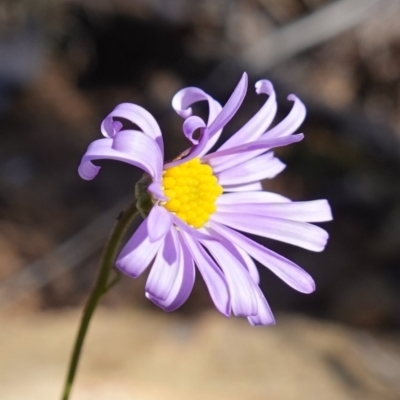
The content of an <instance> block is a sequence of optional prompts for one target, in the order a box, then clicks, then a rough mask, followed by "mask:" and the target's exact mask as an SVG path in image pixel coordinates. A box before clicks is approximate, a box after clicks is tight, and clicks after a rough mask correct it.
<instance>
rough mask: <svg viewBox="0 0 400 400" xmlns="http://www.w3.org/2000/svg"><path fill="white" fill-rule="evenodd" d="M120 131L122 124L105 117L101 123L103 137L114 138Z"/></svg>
mask: <svg viewBox="0 0 400 400" xmlns="http://www.w3.org/2000/svg"><path fill="white" fill-rule="evenodd" d="M121 129H122V123H121V122H119V121H114V120H113V118H112V117H106V118H105V119H104V120H103V122H102V123H101V132H102V134H103V136H105V137H110V138H112V137H114V136H115V134H116V133H118V132H119V131H120V130H121Z"/></svg>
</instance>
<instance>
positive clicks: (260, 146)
mask: <svg viewBox="0 0 400 400" xmlns="http://www.w3.org/2000/svg"><path fill="white" fill-rule="evenodd" d="M264 136H265V135H263V136H262V137H261V138H260V139H258V140H254V141H253V142H250V143H245V144H241V145H239V146H236V147H231V148H229V149H226V150H221V151H216V152H215V153H210V154H207V155H206V156H204V157H203V160H204V161H207V162H208V163H209V164H210V165H211V166H212V167H214V160H216V159H218V158H219V157H221V156H225V155H231V154H233V155H235V154H237V155H240V154H241V153H248V152H251V151H253V150H263V152H265V151H267V150H269V149H272V148H274V147H282V146H287V145H289V144H292V143H296V142H300V141H301V140H303V139H304V135H303V134H302V133H298V134H297V135H292V136H288V137H279V138H272V139H270V138H267V137H264ZM239 160H240V161H239ZM239 160H237V161H236V162H235V164H234V165H238V164H240V163H242V162H243V161H242V160H241V159H239ZM216 165H218V164H216Z"/></svg>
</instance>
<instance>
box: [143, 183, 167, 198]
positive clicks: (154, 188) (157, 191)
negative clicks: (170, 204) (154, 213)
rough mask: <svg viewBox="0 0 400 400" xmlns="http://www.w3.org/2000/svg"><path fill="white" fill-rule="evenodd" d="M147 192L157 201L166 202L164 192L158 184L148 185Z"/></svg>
mask: <svg viewBox="0 0 400 400" xmlns="http://www.w3.org/2000/svg"><path fill="white" fill-rule="evenodd" d="M147 190H148V191H149V192H150V193H151V194H152V195H153V196H154V197H155V198H156V199H157V200H161V201H167V200H168V198H167V197H166V196H165V195H164V191H163V189H162V187H161V183H160V182H152V183H150V185H149V187H148V188H147Z"/></svg>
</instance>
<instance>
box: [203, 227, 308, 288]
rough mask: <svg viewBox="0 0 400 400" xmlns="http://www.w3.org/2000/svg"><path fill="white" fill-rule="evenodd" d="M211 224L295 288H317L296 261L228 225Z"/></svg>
mask: <svg viewBox="0 0 400 400" xmlns="http://www.w3.org/2000/svg"><path fill="white" fill-rule="evenodd" d="M210 225H211V226H212V228H213V229H214V230H216V231H217V232H218V233H219V234H221V235H223V236H224V237H226V239H227V240H229V241H232V243H234V244H235V245H236V246H238V247H241V248H242V249H243V250H244V251H245V252H247V253H248V254H249V255H250V256H251V257H253V258H254V259H255V260H257V261H258V262H259V263H261V264H262V265H264V266H265V267H267V268H268V269H269V270H270V271H272V272H273V273H274V274H275V275H276V276H278V277H279V278H280V279H282V280H283V281H284V282H285V283H287V284H288V285H289V286H290V287H292V288H293V289H295V290H297V291H299V292H302V293H311V292H313V291H314V290H315V283H314V280H313V279H312V277H311V276H310V275H309V274H308V273H307V272H306V271H304V270H303V269H302V268H300V267H299V266H298V265H297V264H295V263H294V262H292V261H290V260H288V259H287V258H285V257H283V256H281V255H279V254H277V253H275V252H273V251H272V250H270V249H267V248H266V247H264V246H262V245H260V244H259V243H257V242H255V241H254V240H251V239H250V238H248V237H246V236H244V235H242V234H241V233H239V232H236V231H234V230H232V229H229V228H228V227H226V226H223V225H221V224H217V223H210Z"/></svg>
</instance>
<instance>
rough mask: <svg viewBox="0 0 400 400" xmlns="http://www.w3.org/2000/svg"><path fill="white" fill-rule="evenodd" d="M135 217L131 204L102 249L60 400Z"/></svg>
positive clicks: (71, 380) (66, 392)
mask: <svg viewBox="0 0 400 400" xmlns="http://www.w3.org/2000/svg"><path fill="white" fill-rule="evenodd" d="M136 215H137V208H136V204H135V203H132V204H131V205H130V206H129V207H128V208H127V209H126V210H125V211H123V212H122V213H121V215H120V216H119V217H118V221H117V223H116V224H115V226H114V229H113V230H112V232H111V234H110V237H109V240H108V242H107V244H106V246H105V248H104V251H103V255H102V258H101V262H100V268H99V272H98V275H97V279H96V282H95V284H94V286H93V289H92V291H91V293H90V295H89V298H88V300H87V302H86V306H85V309H84V311H83V315H82V320H81V324H80V326H79V330H78V334H77V336H76V339H75V345H74V348H73V351H72V355H71V360H70V363H69V368H68V375H67V379H66V382H65V386H64V390H63V394H62V400H68V399H69V396H70V393H71V389H72V385H73V383H74V378H75V374H76V369H77V367H78V363H79V358H80V355H81V351H82V346H83V342H84V340H85V337H86V333H87V330H88V327H89V323H90V320H91V318H92V316H93V313H94V311H95V309H96V307H97V305H98V303H99V300H100V298H101V297H102V296H103V295H104V294H105V293H106V292H107V291H108V289H110V288H111V287H112V286H113V285H114V284H115V283H116V279H114V280H113V281H111V282H110V283H108V280H109V275H110V271H111V269H112V268H113V266H114V263H115V259H116V257H117V254H118V251H119V248H120V245H121V242H122V240H123V238H124V234H125V232H126V230H127V228H128V227H129V226H130V224H131V223H132V221H133V219H134V218H135V217H136ZM117 277H118V275H117Z"/></svg>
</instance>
